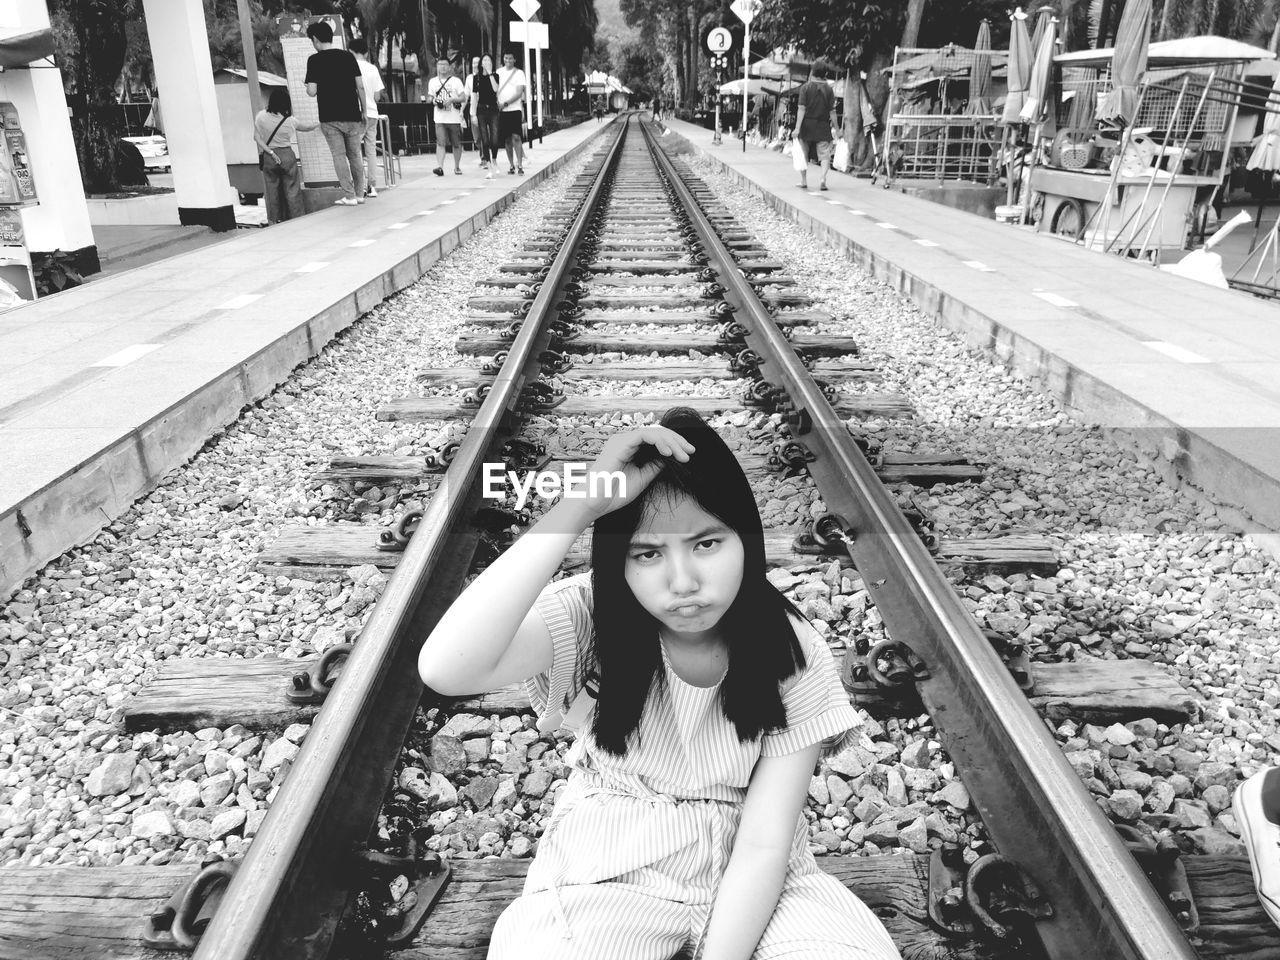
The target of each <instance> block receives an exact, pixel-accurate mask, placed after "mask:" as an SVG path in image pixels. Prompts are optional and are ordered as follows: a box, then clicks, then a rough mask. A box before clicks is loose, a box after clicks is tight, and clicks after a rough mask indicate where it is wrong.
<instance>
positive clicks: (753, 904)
mask: <svg viewBox="0 0 1280 960" xmlns="http://www.w3.org/2000/svg"><path fill="white" fill-rule="evenodd" d="M820 749H821V744H818V743H815V744H813V745H812V746H809V747H805V748H804V749H803V750H799V751H797V752H796V753H789V754H786V755H785V756H781V757H761V758H760V759H759V760H758V761H757V762H756V767H755V770H754V771H752V774H751V783H750V784H749V785H748V787H747V799H746V801H745V802H744V803H743V805H742V822H741V823H740V824H739V825H738V834H737V839H736V840H735V841H734V845H733V853H732V854H731V855H730V856H729V865H728V866H727V867H726V868H725V871H724V877H723V878H722V879H721V881H720V889H719V891H718V892H717V893H716V901H715V905H714V906H713V907H712V909H711V925H710V926H709V927H708V929H707V942H706V946H705V948H704V950H703V954H702V957H703V960H749V958H750V957H751V955H752V954H753V953H754V952H755V949H756V944H757V943H759V941H760V937H761V935H762V934H763V933H764V930H765V927H767V926H768V925H769V919H770V918H771V917H772V916H773V911H774V908H775V907H777V905H778V897H779V896H780V895H781V894H782V886H783V882H784V881H785V880H786V877H787V863H788V861H789V859H790V856H791V842H792V840H793V838H794V837H795V832H796V825H797V823H798V822H799V820H800V811H801V809H802V808H803V806H804V800H805V797H806V796H807V795H808V792H809V781H810V778H812V776H813V769H814V767H815V766H817V763H818V752H819V750H820ZM820 935H821V934H820V933H818V932H816V931H815V936H820Z"/></svg>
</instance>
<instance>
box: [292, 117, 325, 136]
mask: <svg viewBox="0 0 1280 960" xmlns="http://www.w3.org/2000/svg"><path fill="white" fill-rule="evenodd" d="M293 123H294V129H296V130H301V131H302V132H303V133H310V132H311V131H312V130H319V129H320V124H319V122H316V123H310V122H308V121H306V120H299V119H298V118H297V117H294V118H293Z"/></svg>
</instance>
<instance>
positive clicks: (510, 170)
mask: <svg viewBox="0 0 1280 960" xmlns="http://www.w3.org/2000/svg"><path fill="white" fill-rule="evenodd" d="M515 172H516V168H515V167H512V168H511V169H509V170H508V171H507V173H509V174H510V173H515Z"/></svg>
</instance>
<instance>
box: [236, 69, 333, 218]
mask: <svg viewBox="0 0 1280 960" xmlns="http://www.w3.org/2000/svg"><path fill="white" fill-rule="evenodd" d="M319 126H320V124H318V123H306V122H304V121H301V120H299V119H298V118H297V117H295V116H294V115H293V101H292V100H290V99H289V91H288V90H287V89H285V88H284V87H276V88H275V89H274V90H272V91H271V96H270V98H268V100H267V107H266V109H265V110H259V111H258V115H257V116H256V117H254V118H253V139H254V141H255V142H256V143H257V144H258V166H259V167H261V169H262V181H263V184H264V185H265V187H266V189H265V191H264V194H263V196H264V199H265V200H266V203H267V223H280V222H281V221H282V220H292V219H294V218H295V217H300V216H302V214H303V212H304V211H303V209H302V190H301V187H300V179H301V177H300V175H299V170H298V152H297V149H296V148H295V146H294V145H295V144H296V143H297V141H298V135H297V134H298V131H299V130H303V131H308V130H315V129H317V128H318V127H319Z"/></svg>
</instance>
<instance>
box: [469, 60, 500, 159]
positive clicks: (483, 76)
mask: <svg viewBox="0 0 1280 960" xmlns="http://www.w3.org/2000/svg"><path fill="white" fill-rule="evenodd" d="M472 91H473V94H474V96H475V104H476V105H475V112H476V120H477V123H479V125H480V139H481V141H482V142H483V144H484V148H483V149H484V151H485V153H484V159H485V166H486V167H487V168H488V170H489V172H488V173H486V174H485V179H486V180H492V179H493V168H494V167H496V166H497V165H498V144H499V143H500V141H501V139H502V133H501V131H500V129H499V127H500V125H501V120H500V118H501V113H500V112H499V110H498V74H497V73H495V72H494V69H493V57H491V56H489V55H488V54H487V53H486V54H485V55H484V56H483V57H481V58H480V72H479V73H478V74H476V75H475V77H474V78H473V82H472Z"/></svg>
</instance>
